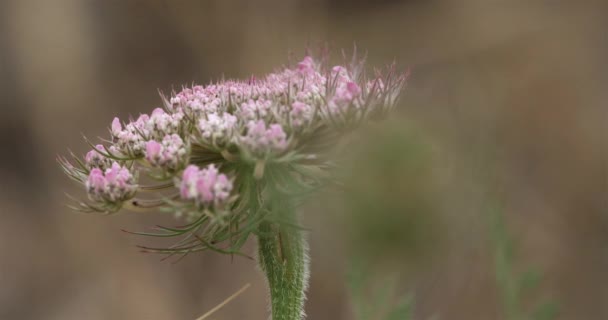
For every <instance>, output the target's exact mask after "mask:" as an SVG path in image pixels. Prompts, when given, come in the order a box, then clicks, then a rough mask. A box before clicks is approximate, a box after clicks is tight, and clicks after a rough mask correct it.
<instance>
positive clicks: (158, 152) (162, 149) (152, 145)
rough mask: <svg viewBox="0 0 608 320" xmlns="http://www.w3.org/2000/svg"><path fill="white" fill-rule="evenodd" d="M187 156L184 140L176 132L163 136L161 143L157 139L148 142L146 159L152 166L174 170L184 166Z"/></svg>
mask: <svg viewBox="0 0 608 320" xmlns="http://www.w3.org/2000/svg"><path fill="white" fill-rule="evenodd" d="M187 156H188V150H187V147H186V145H185V144H184V141H183V140H182V138H181V137H180V136H179V135H177V134H175V133H174V134H170V135H166V136H165V137H163V141H162V142H161V143H159V142H157V141H156V140H150V141H148V142H146V160H148V162H149V163H150V164H151V165H152V166H155V167H159V168H162V169H165V170H168V171H171V172H174V171H177V170H179V169H181V168H182V167H183V165H184V164H185V162H186V158H187Z"/></svg>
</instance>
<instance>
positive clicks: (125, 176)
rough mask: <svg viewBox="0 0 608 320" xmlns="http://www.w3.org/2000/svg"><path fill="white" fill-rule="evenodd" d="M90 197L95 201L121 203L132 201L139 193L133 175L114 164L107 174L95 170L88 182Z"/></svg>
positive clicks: (107, 170)
mask: <svg viewBox="0 0 608 320" xmlns="http://www.w3.org/2000/svg"><path fill="white" fill-rule="evenodd" d="M85 185H86V188H87V190H88V193H89V197H90V198H91V200H93V201H100V202H101V201H104V202H113V203H115V202H121V201H125V200H127V199H131V198H132V197H133V196H134V195H135V192H136V191H137V184H135V179H134V178H133V175H132V174H131V172H130V171H129V169H127V168H126V167H123V166H121V165H120V164H118V163H117V162H114V163H112V166H111V167H110V168H107V169H106V170H105V172H104V171H103V170H101V169H100V168H93V169H92V170H91V173H90V174H89V177H88V179H87V181H86V184H85Z"/></svg>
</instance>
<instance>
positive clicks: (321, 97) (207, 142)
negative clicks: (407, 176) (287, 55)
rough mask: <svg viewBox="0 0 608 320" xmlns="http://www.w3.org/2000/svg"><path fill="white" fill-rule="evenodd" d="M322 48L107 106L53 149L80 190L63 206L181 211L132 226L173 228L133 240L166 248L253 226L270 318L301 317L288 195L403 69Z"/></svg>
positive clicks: (231, 250) (226, 247) (228, 243)
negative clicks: (134, 107)
mask: <svg viewBox="0 0 608 320" xmlns="http://www.w3.org/2000/svg"><path fill="white" fill-rule="evenodd" d="M328 60H329V59H328V58H327V57H326V56H323V57H321V58H320V59H314V58H313V57H311V56H306V57H304V58H303V59H302V60H301V61H300V62H299V63H297V64H296V65H294V66H288V67H284V68H282V69H280V70H278V71H276V72H274V73H270V74H268V75H266V76H264V77H260V78H256V77H251V78H250V79H249V80H246V81H237V80H227V81H220V82H217V83H212V84H209V85H206V86H198V85H197V86H193V87H191V88H184V89H183V90H182V91H181V92H178V93H174V94H173V95H172V96H171V97H165V96H161V100H162V108H156V109H155V110H153V111H152V112H151V114H150V115H147V114H142V115H139V116H138V117H137V118H136V119H131V120H129V121H124V120H121V119H119V118H114V120H113V121H112V122H111V125H110V130H109V131H110V132H109V137H108V138H107V139H106V140H102V141H101V143H99V144H96V145H94V144H92V143H90V142H89V144H90V146H91V148H92V149H91V151H89V152H88V153H87V154H86V156H85V157H84V158H83V159H81V158H79V157H77V156H75V155H74V154H72V157H73V159H72V160H68V159H66V158H59V162H60V164H61V166H62V168H63V170H64V171H65V173H66V174H67V175H68V176H69V177H70V178H72V179H73V180H75V181H77V182H78V183H81V184H82V185H83V187H84V189H85V190H86V192H87V195H88V197H87V198H88V199H86V200H75V199H74V200H75V204H74V205H72V208H74V209H76V210H80V211H87V212H101V213H108V214H109V213H114V212H117V211H119V210H120V209H122V208H125V209H132V210H135V211H140V210H148V209H160V210H161V211H168V212H171V213H173V214H175V216H176V218H177V219H182V220H185V222H180V227H157V228H155V230H154V231H153V232H141V233H138V234H142V235H149V236H160V237H175V239H176V240H175V242H174V243H173V244H172V245H170V246H169V247H167V248H149V247H142V248H143V249H144V250H145V251H148V252H159V253H164V254H167V255H170V256H173V255H177V256H178V257H179V256H184V255H186V254H189V253H192V252H197V251H204V250H212V251H216V252H220V253H225V254H233V255H243V256H247V255H245V254H243V253H242V252H241V251H240V249H241V247H242V245H243V244H244V243H245V242H246V240H247V239H248V238H249V237H250V236H254V237H256V238H257V240H258V247H259V253H258V258H257V259H258V260H259V263H260V265H261V267H262V270H263V271H264V272H265V275H266V277H267V280H268V286H269V290H270V302H271V308H270V309H271V312H272V317H273V319H275V320H277V319H286V320H293V319H302V318H304V312H303V304H304V300H305V291H306V287H307V283H308V263H309V261H308V258H307V252H306V251H307V245H306V241H305V238H304V236H303V234H302V231H301V229H300V228H298V226H297V225H298V218H297V215H296V210H295V206H296V204H297V203H298V197H300V196H302V195H303V194H310V193H311V192H310V191H314V190H315V189H316V188H318V187H319V185H320V184H321V183H323V182H325V181H326V179H325V177H327V176H329V175H328V174H327V173H328V172H327V171H328V170H330V169H331V167H332V166H333V165H334V164H333V163H332V161H331V160H330V159H331V158H330V157H328V154H329V152H330V151H331V149H332V148H334V146H335V145H336V144H337V143H338V142H339V141H340V140H341V138H342V137H343V136H345V135H346V134H347V133H349V132H351V131H352V130H354V129H356V128H357V127H358V126H360V125H361V124H363V123H365V122H368V121H372V120H378V119H382V118H383V117H384V116H386V115H387V114H388V113H389V112H390V111H391V110H392V109H393V108H394V106H395V104H396V102H397V100H398V98H399V96H400V94H401V92H402V89H403V88H404V86H405V83H406V79H407V74H402V73H397V72H395V68H394V66H389V67H388V68H386V69H385V70H383V71H379V70H375V71H374V72H373V73H372V76H368V73H366V71H365V69H364V64H363V60H358V59H357V58H356V57H353V59H352V61H350V62H348V63H345V64H343V65H336V66H331V65H329V64H328ZM87 142H88V140H87Z"/></svg>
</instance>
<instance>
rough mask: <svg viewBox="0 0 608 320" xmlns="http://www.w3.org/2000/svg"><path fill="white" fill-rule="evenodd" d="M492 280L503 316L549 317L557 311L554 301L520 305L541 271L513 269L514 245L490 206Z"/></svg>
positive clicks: (526, 319) (498, 214)
mask: <svg viewBox="0 0 608 320" xmlns="http://www.w3.org/2000/svg"><path fill="white" fill-rule="evenodd" d="M490 213H491V219H492V229H491V231H492V236H493V240H494V248H495V249H494V261H495V273H496V281H497V283H498V287H499V289H500V293H501V297H502V304H503V307H504V310H505V319H506V320H551V319H553V318H554V317H555V315H556V313H557V306H556V305H555V304H554V303H551V302H546V303H542V304H538V305H536V306H534V307H533V308H532V311H528V310H526V308H524V307H523V306H522V303H523V302H524V299H526V294H528V293H529V292H530V291H532V290H533V289H535V288H536V287H537V286H538V284H539V283H540V280H541V275H540V273H539V272H537V271H535V270H527V271H524V272H523V273H517V272H515V271H514V270H513V269H514V268H513V264H514V245H513V240H512V239H511V237H510V236H509V234H508V231H507V228H506V224H505V221H504V217H503V215H502V213H501V212H500V211H499V210H498V209H492V210H491V212H490Z"/></svg>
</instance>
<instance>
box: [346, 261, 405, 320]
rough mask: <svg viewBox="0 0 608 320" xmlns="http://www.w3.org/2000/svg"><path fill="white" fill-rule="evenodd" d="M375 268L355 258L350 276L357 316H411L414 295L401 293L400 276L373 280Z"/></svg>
mask: <svg viewBox="0 0 608 320" xmlns="http://www.w3.org/2000/svg"><path fill="white" fill-rule="evenodd" d="M370 270H371V268H370V267H369V266H367V265H366V264H365V263H364V262H363V261H362V260H354V261H353V262H352V264H351V268H350V270H349V273H348V277H347V284H348V287H349V291H350V294H351V297H352V304H353V307H354V308H355V310H354V311H355V316H356V319H357V320H411V319H412V306H413V298H412V296H411V295H399V294H398V293H397V289H396V283H397V281H396V280H397V277H396V276H389V277H386V278H384V279H380V280H377V281H372V279H371V277H369V275H370Z"/></svg>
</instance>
